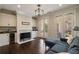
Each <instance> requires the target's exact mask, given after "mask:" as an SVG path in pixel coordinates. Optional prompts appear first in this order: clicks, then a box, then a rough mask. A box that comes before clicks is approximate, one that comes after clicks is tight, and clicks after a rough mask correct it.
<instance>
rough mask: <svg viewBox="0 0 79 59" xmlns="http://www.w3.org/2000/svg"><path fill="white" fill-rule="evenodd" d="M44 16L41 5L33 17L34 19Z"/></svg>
mask: <svg viewBox="0 0 79 59" xmlns="http://www.w3.org/2000/svg"><path fill="white" fill-rule="evenodd" d="M43 14H44V10H43V9H41V5H40V4H38V5H37V9H36V10H35V16H33V17H37V16H41V15H43Z"/></svg>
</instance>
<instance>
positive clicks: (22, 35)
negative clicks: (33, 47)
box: [20, 32, 31, 41]
mask: <svg viewBox="0 0 79 59" xmlns="http://www.w3.org/2000/svg"><path fill="white" fill-rule="evenodd" d="M30 39H31V32H24V33H20V41H26V40H30Z"/></svg>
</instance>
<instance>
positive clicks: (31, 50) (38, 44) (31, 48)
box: [0, 39, 45, 54]
mask: <svg viewBox="0 0 79 59" xmlns="http://www.w3.org/2000/svg"><path fill="white" fill-rule="evenodd" d="M41 53H45V41H44V40H43V39H35V40H33V41H30V42H27V43H24V44H21V45H19V44H15V43H12V44H9V45H7V46H2V47H0V54H41Z"/></svg>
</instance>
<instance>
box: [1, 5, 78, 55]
mask: <svg viewBox="0 0 79 59" xmlns="http://www.w3.org/2000/svg"><path fill="white" fill-rule="evenodd" d="M36 10H37V13H36ZM39 10H42V13H40V12H39ZM78 15H79V5H78V4H1V5H0V54H58V53H64V54H65V53H67V54H78V53H79V46H78V37H77V36H78V35H79V34H78V29H79V27H78V26H79V22H78V19H79V17H78ZM73 42H74V43H73ZM61 48H62V49H61Z"/></svg>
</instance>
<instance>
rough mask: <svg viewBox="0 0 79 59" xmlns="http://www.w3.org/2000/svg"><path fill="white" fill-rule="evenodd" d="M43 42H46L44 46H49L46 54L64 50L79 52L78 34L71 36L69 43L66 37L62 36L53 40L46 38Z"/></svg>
mask: <svg viewBox="0 0 79 59" xmlns="http://www.w3.org/2000/svg"><path fill="white" fill-rule="evenodd" d="M51 39H52V38H51ZM45 43H46V46H48V47H49V49H48V50H47V51H46V54H55V53H62V52H66V53H69V54H79V37H78V36H76V37H75V38H73V40H72V42H71V44H70V45H69V44H68V43H67V39H64V38H63V39H62V38H61V39H59V40H53V41H49V40H46V42H45Z"/></svg>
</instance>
